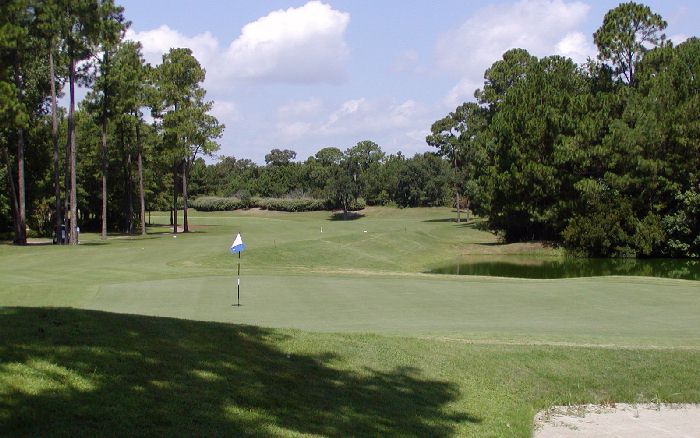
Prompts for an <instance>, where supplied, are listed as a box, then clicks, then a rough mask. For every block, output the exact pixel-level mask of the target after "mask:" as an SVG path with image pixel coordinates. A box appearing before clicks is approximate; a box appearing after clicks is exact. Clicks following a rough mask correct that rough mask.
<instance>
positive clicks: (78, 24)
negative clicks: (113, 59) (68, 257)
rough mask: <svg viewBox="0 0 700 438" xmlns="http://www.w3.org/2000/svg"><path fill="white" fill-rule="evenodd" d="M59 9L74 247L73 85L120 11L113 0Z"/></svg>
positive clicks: (77, 0) (75, 1)
mask: <svg viewBox="0 0 700 438" xmlns="http://www.w3.org/2000/svg"><path fill="white" fill-rule="evenodd" d="M63 6H64V7H63V8H62V11H63V15H62V17H63V18H64V20H63V21H62V35H61V37H62V39H63V42H64V46H65V53H66V58H67V59H68V85H69V99H70V103H69V107H68V132H67V138H68V140H67V142H66V146H67V157H68V160H67V162H68V165H69V169H70V170H69V172H70V178H69V182H68V186H69V187H70V195H69V202H68V204H69V206H70V215H69V216H70V217H69V224H70V227H69V228H70V231H69V233H68V234H69V241H70V243H71V244H73V245H77V243H78V236H77V219H78V199H77V181H76V150H77V148H76V134H75V85H76V80H77V79H79V74H78V73H79V72H78V71H77V69H76V65H77V64H78V63H79V62H80V61H83V60H87V59H88V58H90V57H91V56H93V55H94V54H95V53H96V52H97V50H98V47H99V45H100V43H101V42H102V40H103V39H105V38H112V36H111V34H110V32H115V33H116V32H121V30H122V29H123V26H124V19H123V15H122V14H123V11H124V9H123V8H122V7H120V6H116V5H115V4H114V1H113V0H72V1H66V2H65V5H63ZM82 79H83V82H85V83H88V82H89V81H90V78H89V77H86V76H84V75H83V76H82Z"/></svg>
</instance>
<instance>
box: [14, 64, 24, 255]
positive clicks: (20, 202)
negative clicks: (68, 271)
mask: <svg viewBox="0 0 700 438" xmlns="http://www.w3.org/2000/svg"><path fill="white" fill-rule="evenodd" d="M14 74H15V86H16V87H17V97H18V100H19V102H20V104H22V102H23V101H24V96H23V91H22V90H23V89H24V87H23V85H22V79H21V77H20V72H19V59H17V57H15V65H14ZM25 195H26V188H25V181H24V129H22V128H19V129H17V214H16V215H15V223H16V224H17V225H16V227H15V228H16V230H17V232H18V234H16V235H15V244H17V245H26V244H27V211H26V199H25Z"/></svg>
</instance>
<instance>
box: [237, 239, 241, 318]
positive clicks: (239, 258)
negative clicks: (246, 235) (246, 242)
mask: <svg viewBox="0 0 700 438" xmlns="http://www.w3.org/2000/svg"><path fill="white" fill-rule="evenodd" d="M237 306H238V307H240V306H241V253H240V252H239V253H238V304H237Z"/></svg>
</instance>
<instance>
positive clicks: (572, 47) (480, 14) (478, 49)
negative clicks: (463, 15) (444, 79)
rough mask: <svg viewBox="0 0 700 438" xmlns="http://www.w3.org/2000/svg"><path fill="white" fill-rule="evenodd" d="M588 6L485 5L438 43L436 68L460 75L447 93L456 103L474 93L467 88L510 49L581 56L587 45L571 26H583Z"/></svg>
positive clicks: (548, 1) (559, 0)
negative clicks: (565, 51)
mask: <svg viewBox="0 0 700 438" xmlns="http://www.w3.org/2000/svg"><path fill="white" fill-rule="evenodd" d="M589 10H590V6H589V5H587V4H585V3H583V2H580V1H571V2H567V1H564V0H520V1H518V2H516V3H505V4H497V5H492V6H487V7H484V8H482V9H480V10H478V11H477V12H476V13H475V14H474V15H472V16H471V17H469V18H468V19H467V20H466V21H465V22H464V23H462V25H461V26H460V27H459V28H457V29H455V30H453V31H451V32H448V33H446V34H445V35H443V36H442V37H441V38H440V39H439V41H438V43H437V46H436V50H435V57H436V64H437V67H438V68H439V69H441V70H442V71H443V72H445V73H448V74H453V75H456V76H458V77H459V78H460V80H459V83H458V84H457V85H456V86H455V87H453V89H452V90H450V91H449V93H448V95H447V96H446V97H445V104H446V105H449V106H450V107H453V106H456V105H458V104H459V103H461V102H463V101H464V99H466V98H471V97H472V96H473V92H474V89H467V86H472V85H473V84H482V83H483V80H482V79H483V74H484V71H485V70H486V69H487V68H488V67H489V66H490V65H491V64H493V63H494V62H495V61H497V60H498V59H500V58H501V55H502V54H503V53H504V52H505V51H506V50H508V49H511V48H515V47H518V48H523V49H527V50H528V51H529V52H530V53H532V54H533V55H536V56H545V55H551V54H552V53H555V52H556V51H557V49H558V48H560V50H559V53H562V54H564V50H567V51H568V53H567V56H581V55H583V54H586V53H587V50H588V49H589V47H588V46H587V45H586V41H587V40H586V39H585V38H584V39H583V40H581V38H580V37H582V36H583V35H582V34H580V35H579V34H578V33H577V32H575V29H576V28H577V27H578V26H579V25H581V24H583V22H584V20H585V18H586V15H587V14H588V11H589Z"/></svg>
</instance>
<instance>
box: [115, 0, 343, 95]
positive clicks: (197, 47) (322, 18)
mask: <svg viewBox="0 0 700 438" xmlns="http://www.w3.org/2000/svg"><path fill="white" fill-rule="evenodd" d="M349 22H350V14H348V13H346V12H341V11H338V10H335V9H333V8H332V7H331V6H329V5H327V4H324V3H322V2H320V1H316V0H314V1H310V2H308V3H306V4H305V5H304V6H301V7H299V8H289V9H286V10H277V11H273V12H270V13H269V14H268V15H266V16H264V17H261V18H259V19H258V20H256V21H253V22H251V23H248V24H246V25H245V26H243V28H242V30H241V35H240V36H239V37H238V38H236V39H235V40H234V41H232V42H231V43H230V44H229V45H228V46H227V47H225V48H222V47H221V45H220V43H219V41H218V40H217V39H216V38H215V37H214V36H213V35H212V34H211V33H209V32H204V33H201V34H197V35H194V36H186V35H183V34H181V33H180V32H178V31H177V30H174V29H171V28H170V27H168V26H166V25H162V26H160V27H158V28H156V29H152V30H146V31H142V32H136V31H134V30H131V29H130V30H128V31H127V34H126V38H127V39H130V40H135V41H140V42H141V44H142V45H143V52H144V57H145V58H146V60H147V61H148V62H151V63H152V64H158V63H160V61H161V57H162V55H163V53H166V52H167V51H168V50H169V49H171V48H179V47H188V48H190V49H192V52H193V54H194V56H195V57H196V58H197V59H198V60H199V62H200V63H201V64H202V65H203V66H204V68H205V69H206V70H207V84H208V85H209V86H210V87H212V88H224V87H226V86H228V82H229V81H230V80H231V79H234V80H248V81H263V82H287V83H290V82H291V83H337V82H340V81H342V80H343V79H344V78H345V77H346V75H347V73H346V62H347V59H348V56H349V49H348V47H347V44H346V43H345V39H344V37H345V30H346V29H347V26H348V23H349Z"/></svg>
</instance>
